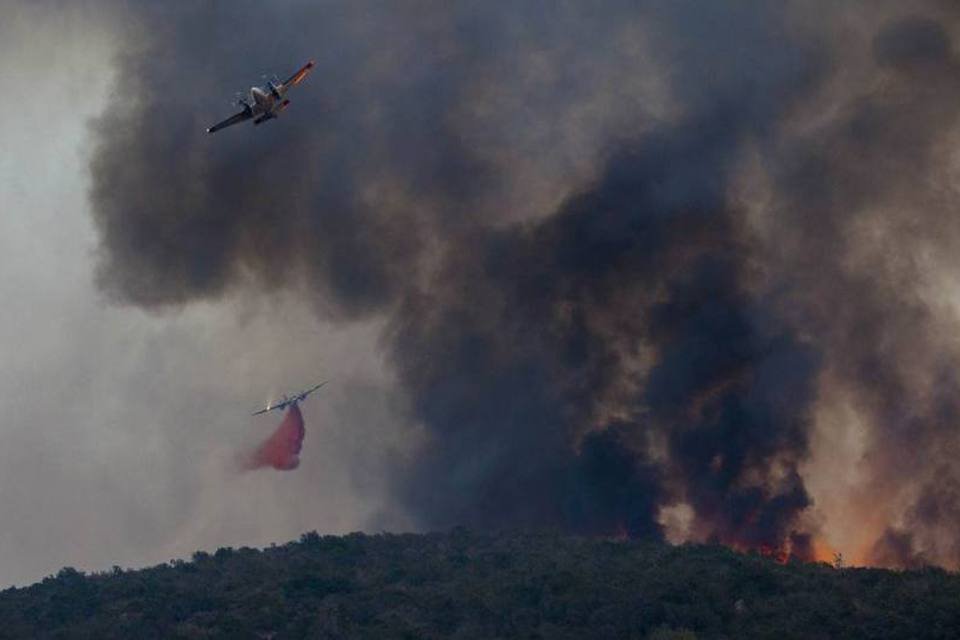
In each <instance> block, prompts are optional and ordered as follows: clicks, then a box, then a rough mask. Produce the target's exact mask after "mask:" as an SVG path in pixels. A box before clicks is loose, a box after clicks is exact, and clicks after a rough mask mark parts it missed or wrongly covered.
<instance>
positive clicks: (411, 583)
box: [0, 530, 960, 640]
mask: <svg viewBox="0 0 960 640" xmlns="http://www.w3.org/2000/svg"><path fill="white" fill-rule="evenodd" d="M0 638H143V639H146V638H241V639H242V638H273V639H275V640H280V639H282V638H525V639H529V638H549V639H558V640H559V639H563V638H617V639H621V638H637V639H645V638H655V639H660V640H664V639H670V638H674V639H692V638H731V639H733V638H778V639H786V638H911V639H916V638H960V576H958V575H957V574H952V573H948V572H945V571H942V570H939V569H932V568H930V569H924V570H920V571H911V572H893V571H884V570H878V569H835V568H833V567H830V566H827V565H823V564H800V563H791V564H787V565H780V564H777V563H776V562H774V561H772V560H770V559H768V558H764V557H760V556H757V555H743V554H739V553H736V552H734V551H731V550H729V549H726V548H723V547H718V546H680V547H672V546H669V545H665V544H657V543H645V542H615V541H607V540H597V539H583V538H575V537H566V536H561V535H554V534H498V535H485V534H475V533H469V532H466V531H463V530H454V531H452V532H450V533H448V534H430V535H387V534H384V535H375V536H367V535H362V534H351V535H348V536H344V537H334V536H323V537H321V536H319V535H317V534H315V533H308V534H305V535H304V536H302V537H301V539H300V541H299V542H292V543H289V544H286V545H283V546H275V547H271V548H269V549H265V550H263V551H259V550H255V549H248V548H243V549H237V550H232V549H220V550H218V551H217V552H216V553H214V554H212V555H210V554H207V553H196V554H194V557H193V561H192V562H185V561H174V562H172V563H170V564H167V565H160V566H156V567H152V568H149V569H142V570H138V571H123V570H120V569H119V568H118V569H115V570H114V571H113V572H109V573H105V574H95V575H84V574H82V573H80V572H78V571H75V570H73V569H69V568H68V569H63V570H61V571H60V572H59V573H58V574H57V575H56V576H51V577H49V578H47V579H45V580H43V581H42V582H40V583H38V584H35V585H32V586H30V587H26V588H13V589H8V590H6V591H4V592H2V593H0Z"/></svg>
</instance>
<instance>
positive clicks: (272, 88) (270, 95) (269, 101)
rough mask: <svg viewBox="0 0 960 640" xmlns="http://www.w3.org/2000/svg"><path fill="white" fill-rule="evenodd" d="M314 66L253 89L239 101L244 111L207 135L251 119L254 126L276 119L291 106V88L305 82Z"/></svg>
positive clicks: (302, 68) (216, 126)
mask: <svg viewBox="0 0 960 640" xmlns="http://www.w3.org/2000/svg"><path fill="white" fill-rule="evenodd" d="M313 66H314V64H313V61H312V60H311V61H310V62H308V63H307V64H305V65H303V66H302V67H300V69H298V70H297V72H296V73H295V74H293V75H292V76H290V77H289V78H287V79H286V80H285V81H283V82H274V81H273V80H270V81H268V82H267V86H265V87H251V89H250V94H249V96H247V97H240V98H239V99H238V100H237V104H239V105H240V106H241V107H243V111H241V112H240V113H237V114H234V115H232V116H230V117H229V118H227V119H226V120H224V121H223V122H218V123H217V124H215V125H213V126H212V127H210V128H209V129H207V133H216V132H217V131H220V129H226V128H227V127H229V126H231V125H234V124H237V123H238V122H245V121H247V120H250V119H251V118H252V119H253V124H260V123H261V122H266V121H267V120H272V119H273V118H276V117H277V116H278V115H280V113H281V112H283V110H284V109H286V108H287V107H288V106H289V105H290V100H289V99H288V98H287V91H289V90H290V87H295V86H297V85H298V84H300V83H301V82H303V79H304V78H306V77H307V74H308V73H310V70H311V69H313Z"/></svg>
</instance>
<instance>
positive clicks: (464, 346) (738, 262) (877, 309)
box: [91, 0, 960, 566]
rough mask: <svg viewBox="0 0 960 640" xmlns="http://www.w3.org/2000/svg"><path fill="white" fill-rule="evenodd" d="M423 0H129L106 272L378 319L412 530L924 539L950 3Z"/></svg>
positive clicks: (954, 93) (921, 546)
mask: <svg viewBox="0 0 960 640" xmlns="http://www.w3.org/2000/svg"><path fill="white" fill-rule="evenodd" d="M421 4H422V6H420V7H419V10H417V11H410V10H409V9H408V8H407V6H406V5H404V6H400V5H397V6H394V7H391V6H383V5H382V3H365V2H342V3H338V2H330V3H317V4H314V3H302V2H294V1H292V0H291V1H289V2H279V3H274V4H273V5H271V7H270V9H269V10H264V9H263V7H262V6H260V5H256V4H254V3H249V4H244V3H231V4H229V5H225V4H224V5H220V4H209V3H204V4H198V3H189V4H184V5H177V6H169V5H165V6H163V7H162V8H161V7H159V6H158V5H154V4H153V3H143V5H142V6H138V5H137V4H136V3H133V4H132V5H131V4H128V5H127V8H126V10H127V11H130V12H131V13H132V15H131V20H130V23H129V30H130V34H131V35H130V38H129V42H127V43H126V45H123V46H124V50H123V51H122V55H120V56H118V58H117V63H116V64H117V71H118V75H117V77H118V78H121V79H122V82H123V85H124V91H123V93H124V94H125V95H126V96H127V97H126V98H120V99H117V100H114V101H112V102H111V103H110V104H109V105H108V106H107V107H106V109H105V111H104V113H103V114H102V116H101V117H100V118H99V119H98V121H97V123H96V125H95V138H96V149H95V153H94V155H93V157H92V160H91V169H92V175H93V181H94V186H93V189H92V203H93V210H94V216H95V222H96V226H97V229H98V231H99V234H100V238H101V243H102V261H101V265H100V266H101V269H100V271H99V282H100V284H101V286H102V288H103V289H104V291H106V292H107V293H108V294H110V295H111V296H113V297H114V299H116V300H117V301H120V302H123V303H129V304H134V305H139V306H141V307H146V308H161V307H169V306H177V305H182V304H186V303H189V302H191V301H194V300H199V299H204V298H214V297H217V296H220V295H222V294H224V293H225V292H227V291H228V290H229V289H230V288H231V287H235V286H248V287H276V286H284V287H289V288H292V289H298V290H301V291H303V292H304V294H305V295H306V296H308V299H309V300H310V301H311V303H312V304H313V305H314V306H315V307H316V309H317V313H318V314H319V315H320V317H322V318H325V319H332V320H335V321H338V322H350V321H358V320H367V319H371V318H379V319H382V320H383V324H384V326H385V329H384V332H383V336H382V344H383V345H384V351H385V355H386V360H387V362H388V363H389V365H390V366H391V367H392V368H393V370H394V371H395V374H396V379H397V384H398V385H399V388H400V389H401V390H402V391H403V392H404V393H405V395H406V397H407V400H408V403H409V415H408V416H406V418H407V419H409V420H411V421H415V422H416V423H418V424H420V425H422V426H423V427H424V429H425V432H426V434H427V435H426V438H425V442H424V444H423V446H422V447H420V449H418V451H417V453H416V455H414V456H413V457H412V458H411V459H409V460H405V461H404V462H403V463H398V464H397V465H396V467H395V468H393V469H390V470H389V472H390V473H392V474H393V475H394V476H395V478H394V479H393V482H391V483H390V484H391V486H394V487H396V495H395V498H396V501H397V502H398V504H400V505H401V506H402V507H403V508H404V509H405V510H406V511H407V512H408V513H409V514H410V516H411V517H412V518H414V519H415V521H416V522H417V523H418V524H419V525H420V526H422V527H423V528H436V527H446V526H451V525H454V524H463V525H467V526H471V527H478V528H503V527H538V526H547V527H559V528H562V529H564V530H567V531H571V532H578V533H583V534H594V535H617V534H618V532H619V533H622V534H624V535H627V536H630V537H651V538H661V537H669V538H670V539H674V540H683V539H686V540H714V541H719V542H722V543H725V544H729V545H732V546H735V547H737V548H744V549H768V550H775V551H774V552H775V553H777V554H792V555H794V556H797V557H801V558H814V557H821V558H822V557H829V556H830V552H831V551H832V549H831V545H830V542H829V541H830V540H835V539H843V540H845V541H846V544H848V545H852V546H851V547H848V548H844V549H842V551H844V553H845V555H846V556H847V557H848V558H851V559H852V560H854V561H858V562H866V563H875V564H885V565H908V566H909V565H913V564H917V563H922V562H934V563H940V564H944V565H948V566H957V565H958V563H960V540H958V539H957V537H956V536H955V535H954V532H955V531H956V530H957V526H958V525H960V467H958V466H957V465H956V464H955V460H956V454H957V450H958V433H960V432H958V426H960V394H958V393H957V392H958V389H960V380H958V379H957V366H956V365H957V363H958V362H960V342H958V341H957V339H956V336H958V335H960V332H958V328H960V326H958V313H957V292H958V288H957V286H956V284H957V281H956V279H955V276H956V274H957V273H960V270H958V269H957V267H958V266H960V265H958V264H957V262H958V261H960V258H958V256H960V251H957V245H958V240H960V217H958V216H957V215H956V204H957V203H958V201H960V199H958V192H957V187H956V185H957V184H958V177H960V175H958V171H960V165H958V157H957V153H956V152H955V149H956V148H957V142H958V136H957V133H958V130H957V114H958V105H960V64H958V53H957V50H956V44H955V42H956V37H957V34H958V28H960V10H958V9H957V5H956V4H954V3H951V2H937V1H933V0H931V1H930V2H912V3H909V6H908V5H907V4H905V3H899V2H877V3H871V4H870V5H869V7H868V6H866V5H864V4H862V3H847V2H823V3H820V2H803V3H793V2H784V3H768V2H759V1H757V2H736V3H700V2H686V1H678V2H633V1H631V2H608V3H604V4H603V5H602V7H597V6H595V5H588V4H583V3H567V2H557V3H546V4H545V3H538V2H528V3H514V2H482V3H477V2H463V3H447V2H424V3H421ZM251 52H255V53H256V55H257V61H258V62H260V61H262V64H263V65H265V66H268V67H269V68H274V69H278V70H280V71H283V72H285V71H286V70H287V69H288V68H292V66H293V67H295V66H296V65H297V64H299V63H301V62H302V60H305V59H310V58H314V59H316V61H317V68H316V70H315V72H314V75H313V81H314V82H313V85H312V86H311V87H306V85H305V87H304V90H303V91H302V92H301V94H298V95H297V96H296V100H295V101H294V102H293V103H292V104H291V108H290V109H289V110H288V111H287V112H286V113H285V114H284V118H283V119H281V120H279V121H277V122H273V123H270V126H269V128H267V127H264V128H262V129H257V130H252V129H251V130H246V129H243V128H235V129H233V130H231V131H230V132H225V133H224V135H223V136H222V137H218V138H216V139H214V140H211V138H210V137H209V136H204V135H201V134H202V133H203V127H204V126H206V125H205V123H207V121H208V120H210V116H211V114H220V113H221V112H222V111H223V107H222V103H221V100H222V96H223V95H231V94H232V93H231V92H232V91H234V90H235V89H236V86H235V84H236V83H239V82H243V81H245V80H246V79H247V78H249V75H250V72H251V69H250V64H251ZM198 132H199V133H198ZM227 133H230V134H231V135H227ZM824 443H826V444H824ZM835 443H845V444H843V446H840V445H837V446H834V444H835ZM814 487H820V490H818V491H817V492H816V496H817V497H816V500H815V499H814V491H813V488H814ZM823 487H827V489H823ZM838 501H839V502H840V504H841V506H840V507H837V506H836V503H837V502H838ZM831 504H832V505H833V507H831Z"/></svg>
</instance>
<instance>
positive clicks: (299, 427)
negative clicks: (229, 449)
mask: <svg viewBox="0 0 960 640" xmlns="http://www.w3.org/2000/svg"><path fill="white" fill-rule="evenodd" d="M304 433H305V432H304V428H303V414H302V413H300V407H299V406H297V405H296V404H293V405H291V406H290V408H289V409H287V412H286V413H285V414H284V416H283V421H281V422H280V425H279V426H278V427H277V428H276V429H274V431H273V433H272V434H270V437H269V438H267V439H266V440H264V441H263V442H262V443H260V445H259V446H258V447H257V448H256V450H254V451H253V453H251V454H250V455H249V456H248V457H247V459H246V461H245V462H244V465H243V468H244V469H245V470H247V471H252V470H254V469H262V468H264V467H272V468H274V469H277V470H279V471H291V470H293V469H296V468H297V467H298V466H300V449H301V448H302V447H303V436H304Z"/></svg>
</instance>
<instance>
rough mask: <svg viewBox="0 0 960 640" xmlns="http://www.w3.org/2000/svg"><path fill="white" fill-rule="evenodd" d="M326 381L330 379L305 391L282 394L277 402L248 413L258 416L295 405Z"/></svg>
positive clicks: (325, 382)
mask: <svg viewBox="0 0 960 640" xmlns="http://www.w3.org/2000/svg"><path fill="white" fill-rule="evenodd" d="M328 382H330V381H329V380H324V381H323V382H321V383H320V384H318V385H317V386H315V387H312V388H310V389H307V390H306V391H301V392H300V393H295V394H293V395H292V396H289V397H287V395H286V394H284V395H283V398H282V399H281V400H280V402H278V403H276V404H273V403H272V402H271V403H269V404H268V405H267V406H266V407H264V408H263V409H260V411H254V412H253V413H252V414H250V415H254V416H258V415H260V414H261V413H266V412H268V411H282V410H283V409H286V408H287V407H289V406H292V405H295V404H297V403H298V402H302V401H303V400H304V399H306V397H307V396H308V395H310V394H311V393H313V392H314V391H316V390H317V389H319V388H320V387H322V386H323V385H325V384H327V383H328Z"/></svg>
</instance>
